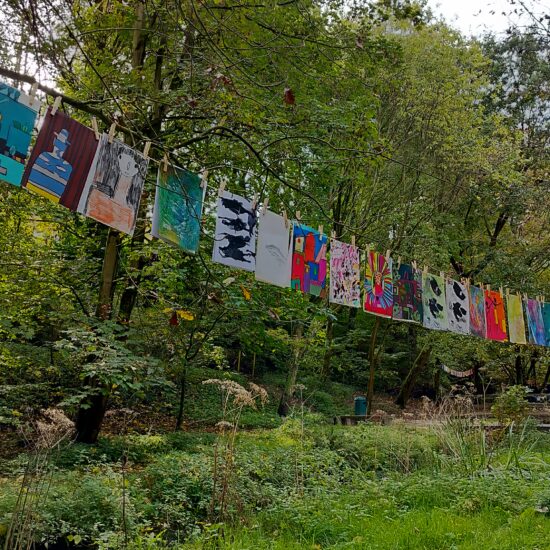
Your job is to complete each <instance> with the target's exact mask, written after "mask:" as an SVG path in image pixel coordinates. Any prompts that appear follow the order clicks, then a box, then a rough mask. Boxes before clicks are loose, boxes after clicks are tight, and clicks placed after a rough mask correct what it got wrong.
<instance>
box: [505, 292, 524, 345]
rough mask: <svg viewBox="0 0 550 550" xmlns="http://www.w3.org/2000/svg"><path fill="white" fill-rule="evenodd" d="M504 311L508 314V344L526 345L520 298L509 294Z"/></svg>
mask: <svg viewBox="0 0 550 550" xmlns="http://www.w3.org/2000/svg"><path fill="white" fill-rule="evenodd" d="M506 309H507V313H508V333H509V336H510V342H513V343H514V344H526V343H527V340H526V339H525V319H524V318H523V301H522V299H521V296H518V295H516V294H509V295H508V296H507V297H506Z"/></svg>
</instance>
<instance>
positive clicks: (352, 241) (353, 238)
mask: <svg viewBox="0 0 550 550" xmlns="http://www.w3.org/2000/svg"><path fill="white" fill-rule="evenodd" d="M351 246H355V235H352V236H351Z"/></svg>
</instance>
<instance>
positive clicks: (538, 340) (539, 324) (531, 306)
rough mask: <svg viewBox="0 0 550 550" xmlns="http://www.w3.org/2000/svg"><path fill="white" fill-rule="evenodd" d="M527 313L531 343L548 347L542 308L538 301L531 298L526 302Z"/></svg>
mask: <svg viewBox="0 0 550 550" xmlns="http://www.w3.org/2000/svg"><path fill="white" fill-rule="evenodd" d="M525 313H526V315H527V327H528V329H529V342H531V344H538V345H539V346H544V345H546V335H545V331H544V321H543V319H542V308H541V307H540V302H539V301H538V300H533V299H531V298H529V299H527V301H526V302H525Z"/></svg>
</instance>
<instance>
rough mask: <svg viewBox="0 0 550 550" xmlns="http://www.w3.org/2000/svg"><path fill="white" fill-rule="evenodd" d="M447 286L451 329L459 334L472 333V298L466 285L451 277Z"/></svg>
mask: <svg viewBox="0 0 550 550" xmlns="http://www.w3.org/2000/svg"><path fill="white" fill-rule="evenodd" d="M446 287H447V292H446V299H447V320H448V323H449V330H450V331H452V332H456V333H458V334H470V300H469V298H468V289H467V288H466V285H463V284H462V283H460V282H458V281H455V280H453V279H449V280H447V283H446Z"/></svg>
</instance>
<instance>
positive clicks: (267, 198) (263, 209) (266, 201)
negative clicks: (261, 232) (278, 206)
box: [262, 197, 269, 216]
mask: <svg viewBox="0 0 550 550" xmlns="http://www.w3.org/2000/svg"><path fill="white" fill-rule="evenodd" d="M268 204H269V197H266V198H265V201H264V206H263V208H262V216H265V215H266V212H267V206H268Z"/></svg>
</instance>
